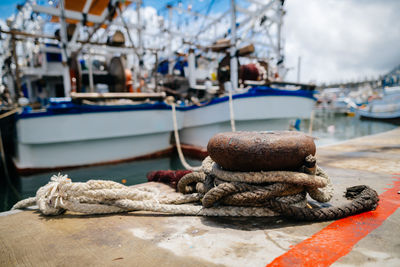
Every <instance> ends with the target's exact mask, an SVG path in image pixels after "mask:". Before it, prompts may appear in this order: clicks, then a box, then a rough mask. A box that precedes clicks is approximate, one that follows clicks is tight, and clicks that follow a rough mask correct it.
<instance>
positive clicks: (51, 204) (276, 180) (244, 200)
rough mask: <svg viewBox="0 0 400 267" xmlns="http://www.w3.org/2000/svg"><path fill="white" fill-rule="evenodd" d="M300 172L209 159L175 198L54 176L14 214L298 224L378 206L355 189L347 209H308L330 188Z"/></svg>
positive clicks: (321, 178) (317, 173)
mask: <svg viewBox="0 0 400 267" xmlns="http://www.w3.org/2000/svg"><path fill="white" fill-rule="evenodd" d="M307 158H309V157H307ZM309 160H310V158H309ZM311 160H313V159H311ZM314 162H315V160H314ZM302 169H303V172H282V171H271V172H260V173H256V174H255V173H248V172H236V173H231V172H227V171H224V170H222V169H221V168H220V167H219V166H218V165H217V164H216V163H215V162H213V161H212V160H211V158H209V157H207V158H206V159H205V160H204V161H203V164H202V170H201V171H198V172H191V173H188V174H186V175H185V176H183V177H182V178H181V179H180V181H179V182H178V186H177V187H178V190H179V192H181V193H182V194H178V195H176V196H170V195H167V194H165V193H162V192H161V191H159V190H158V189H155V188H153V187H146V186H143V187H135V188H131V187H127V186H124V185H122V184H119V183H116V182H113V181H102V180H90V181H88V182H86V183H79V182H75V183H73V182H72V181H71V180H70V179H69V178H68V177H67V176H66V175H57V176H53V177H52V178H51V180H50V182H49V183H48V184H47V185H45V186H43V187H41V188H40V189H39V190H38V191H37V193H36V197H35V198H28V199H25V200H22V201H20V202H18V203H17V204H15V205H14V207H13V209H20V208H25V207H28V206H32V205H34V204H37V205H38V207H39V210H40V211H41V212H42V213H43V214H44V215H58V214H62V213H63V212H65V211H66V210H69V211H73V212H79V213H85V214H106V213H118V212H127V211H152V212H163V213H170V214H180V215H196V216H275V215H283V216H286V217H289V218H295V219H298V220H331V219H336V218H341V217H344V216H348V215H352V214H355V213H359V212H362V211H366V210H371V209H374V208H375V207H376V205H377V203H378V200H379V199H378V195H377V193H376V192H375V191H374V190H372V189H371V188H369V187H368V186H358V187H352V188H348V189H347V197H348V198H349V199H352V202H350V203H347V204H344V205H342V206H340V207H329V208H322V209H310V208H309V207H307V198H306V194H307V193H308V194H309V195H310V197H311V198H313V199H315V200H317V201H319V202H327V201H329V200H330V199H331V198H332V196H333V190H332V184H331V182H330V179H329V177H328V176H327V175H326V173H325V172H324V171H323V170H322V169H321V168H319V167H318V166H311V167H303V168H302ZM305 172H307V173H305ZM232 174H234V175H232ZM228 177H229V178H228Z"/></svg>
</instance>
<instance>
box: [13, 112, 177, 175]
mask: <svg viewBox="0 0 400 267" xmlns="http://www.w3.org/2000/svg"><path fill="white" fill-rule="evenodd" d="M172 130H173V127H172V124H171V111H169V110H146V111H136V110H135V111H124V112H99V113H86V114H85V113H84V114H74V115H53V116H43V117H37V118H26V119H20V120H18V121H17V133H18V138H17V139H18V142H17V148H18V149H17V151H18V155H17V158H16V159H15V165H16V166H17V168H18V169H20V170H30V169H36V168H37V169H53V168H60V167H70V166H71V167H72V166H82V165H92V164H99V163H108V162H116V161H122V160H126V159H131V158H137V157H141V156H145V155H149V154H154V153H157V152H162V151H164V150H168V149H169V148H171V144H170V141H169V140H170V133H171V131H172Z"/></svg>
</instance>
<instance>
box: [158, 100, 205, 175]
mask: <svg viewBox="0 0 400 267" xmlns="http://www.w3.org/2000/svg"><path fill="white" fill-rule="evenodd" d="M166 102H167V103H168V104H169V105H171V109H172V124H173V126H174V137H175V144H176V150H177V151H178V156H179V160H180V161H181V163H182V165H183V167H184V168H185V169H187V170H191V171H199V170H200V169H201V166H198V167H194V166H191V165H190V164H189V163H188V162H187V161H186V159H185V156H184V155H183V152H182V147H181V141H180V139H179V132H178V122H177V119H176V107H175V103H174V98H173V97H171V98H167V101H166Z"/></svg>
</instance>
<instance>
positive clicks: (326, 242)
mask: <svg viewBox="0 0 400 267" xmlns="http://www.w3.org/2000/svg"><path fill="white" fill-rule="evenodd" d="M394 175H398V174H397V173H396V174H394ZM393 178H394V182H393V184H391V185H393V187H392V188H385V189H387V190H386V191H385V192H384V193H382V194H381V195H379V205H378V207H377V208H376V210H374V211H369V212H364V213H361V214H358V215H354V216H350V217H347V218H343V219H340V220H337V221H335V222H333V223H331V224H330V225H328V226H327V227H325V228H324V229H322V230H321V231H319V232H318V233H316V234H314V235H313V236H311V237H310V238H308V239H306V240H304V241H302V242H300V243H299V244H297V245H295V246H293V247H292V248H291V249H290V250H289V251H287V252H286V253H284V254H282V255H281V256H279V257H277V258H275V259H274V260H273V261H272V262H271V263H269V264H268V265H267V266H330V265H331V264H333V263H334V262H336V261H337V260H338V259H340V258H341V257H343V256H345V255H346V254H348V253H349V252H350V251H351V250H352V249H353V246H354V245H355V244H356V243H357V242H358V241H360V240H361V239H363V238H364V237H365V236H367V235H368V234H369V233H370V232H372V231H373V230H375V229H376V228H378V227H379V226H380V225H381V224H382V223H383V222H384V221H385V220H386V219H387V218H388V217H389V216H390V215H392V214H393V213H394V212H395V211H396V210H397V208H399V207H400V195H399V194H398V193H397V192H398V191H399V190H400V177H396V176H393Z"/></svg>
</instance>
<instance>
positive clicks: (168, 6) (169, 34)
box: [167, 5, 173, 75]
mask: <svg viewBox="0 0 400 267" xmlns="http://www.w3.org/2000/svg"><path fill="white" fill-rule="evenodd" d="M167 8H168V50H167V53H168V55H167V57H168V74H170V75H171V74H172V69H173V66H172V32H171V31H172V6H171V5H167Z"/></svg>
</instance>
